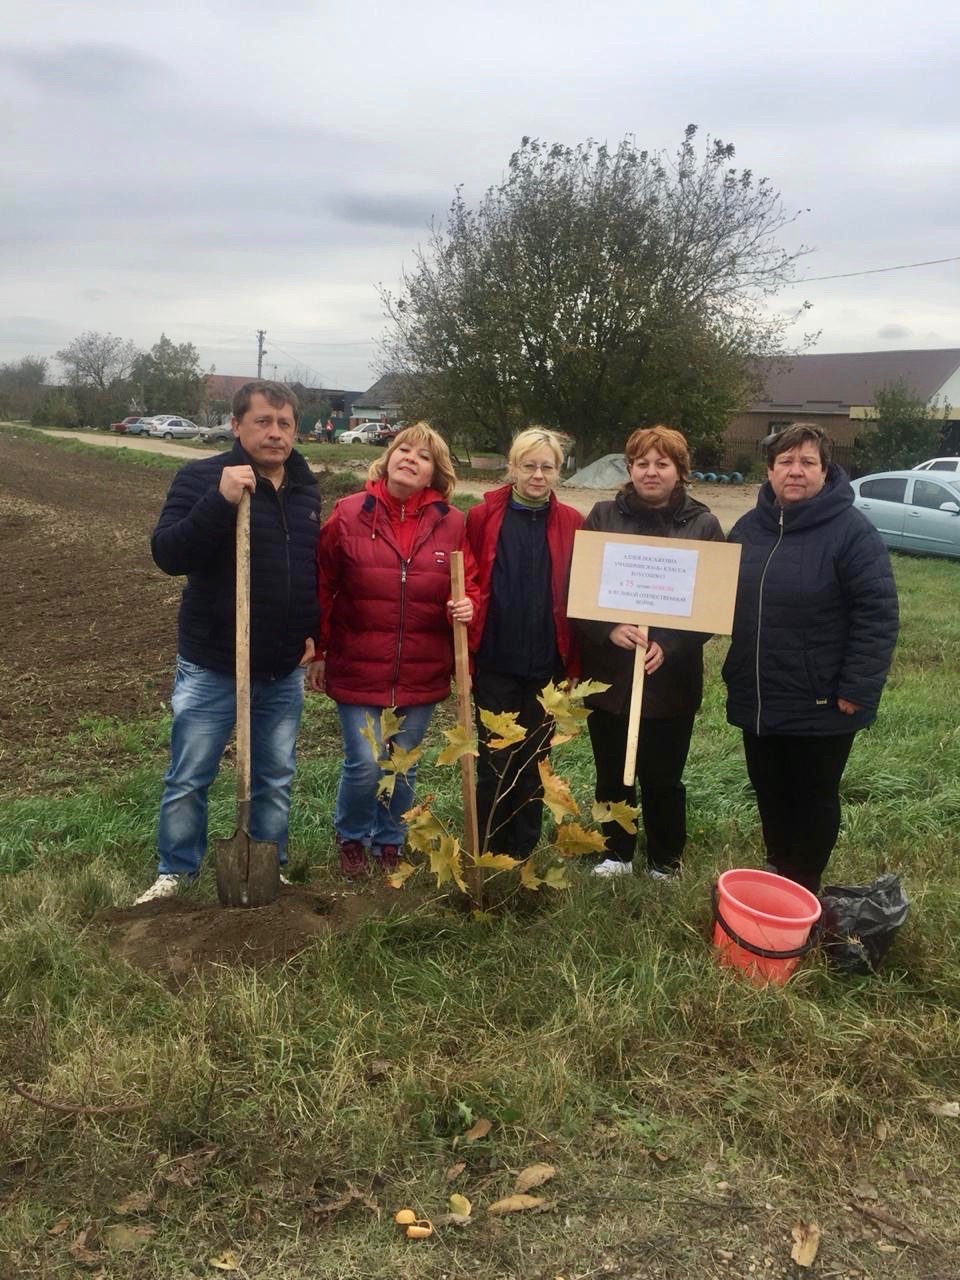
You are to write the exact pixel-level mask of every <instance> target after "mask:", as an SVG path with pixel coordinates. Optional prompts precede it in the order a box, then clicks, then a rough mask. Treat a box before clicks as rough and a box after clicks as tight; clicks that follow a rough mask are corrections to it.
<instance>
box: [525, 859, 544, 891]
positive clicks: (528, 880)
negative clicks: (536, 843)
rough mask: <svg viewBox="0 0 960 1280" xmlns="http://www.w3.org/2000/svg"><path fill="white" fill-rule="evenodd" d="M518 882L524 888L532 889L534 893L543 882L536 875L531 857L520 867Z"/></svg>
mask: <svg viewBox="0 0 960 1280" xmlns="http://www.w3.org/2000/svg"><path fill="white" fill-rule="evenodd" d="M520 883H521V884H522V885H523V887H524V888H525V889H532V890H533V892H534V893H536V892H537V890H538V889H539V888H540V886H541V885H542V884H543V881H542V880H541V879H540V877H539V876H538V875H537V872H536V869H535V868H534V865H533V859H532V858H528V859H527V860H526V862H525V863H524V864H523V866H522V867H521V868H520Z"/></svg>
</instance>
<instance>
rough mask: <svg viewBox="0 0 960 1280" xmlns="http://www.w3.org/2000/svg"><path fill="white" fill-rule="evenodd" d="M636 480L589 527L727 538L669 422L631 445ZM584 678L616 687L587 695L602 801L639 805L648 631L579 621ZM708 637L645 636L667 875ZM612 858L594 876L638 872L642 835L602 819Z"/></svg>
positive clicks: (660, 843) (678, 847) (647, 702)
mask: <svg viewBox="0 0 960 1280" xmlns="http://www.w3.org/2000/svg"><path fill="white" fill-rule="evenodd" d="M624 452H625V454H626V461H627V470H628V473H629V477H630V479H629V482H628V483H627V484H626V485H624V487H623V488H622V489H621V490H620V492H619V493H618V494H617V496H616V497H615V498H614V499H613V501H612V502H598V503H597V505H596V506H595V507H594V508H593V510H592V511H591V512H590V514H589V515H588V516H587V518H586V520H585V521H584V525H583V527H584V529H585V530H587V529H592V530H595V531H599V532H602V533H628V534H645V535H647V536H648V537H656V538H687V539H698V540H701V541H704V542H723V540H724V539H723V531H722V530H721V528H720V524H719V522H718V520H717V518H716V516H714V515H712V514H711V512H710V510H709V509H708V508H707V507H705V506H704V505H703V503H702V502H697V501H696V500H695V499H693V498H691V497H690V496H689V494H688V493H687V490H686V481H687V477H688V476H689V474H690V454H689V451H688V449H687V442H686V440H685V439H684V437H683V436H682V435H681V433H680V432H679V431H675V430H673V429H672V428H671V427H663V426H656V427H643V428H641V429H640V430H638V431H634V433H633V435H632V436H631V437H630V439H629V440H628V441H627V444H626V448H625V451H624ZM576 626H577V628H578V630H579V632H580V635H581V638H582V668H583V678H584V679H585V680H602V681H605V682H606V683H608V684H609V685H610V688H609V689H608V690H607V691H606V692H605V693H599V694H595V695H594V696H592V697H590V698H588V699H587V702H586V705H587V706H588V707H590V709H591V715H590V719H589V721H588V727H589V729H590V741H591V744H592V746H593V758H594V762H595V765H596V772H597V782H596V798H597V800H598V801H600V802H608V803H613V802H616V801H621V802H625V803H627V804H634V803H635V802H636V789H635V787H633V786H627V785H625V784H624V781H623V766H624V759H625V757H626V750H627V720H628V716H629V711H630V689H631V686H632V684H633V667H634V651H635V650H636V648H637V647H638V645H642V644H643V643H644V640H643V631H644V629H643V628H642V627H637V626H634V624H633V623H630V622H621V623H617V624H616V625H613V624H611V623H609V622H588V621H578V622H577V623H576ZM707 639H709V637H708V636H707V635H705V634H704V633H702V632H699V631H676V630H672V629H668V628H665V627H651V628H650V629H649V636H648V639H647V642H646V650H647V653H646V660H645V662H644V673H645V674H644V685H643V705H642V714H641V718H640V738H639V747H638V750H637V775H636V776H637V782H638V783H639V785H640V806H641V809H642V814H643V830H644V834H645V836H646V846H647V848H646V855H647V870H648V873H649V874H650V875H652V876H654V877H655V878H656V879H666V878H667V877H669V876H671V875H673V874H675V873H676V872H677V871H678V870H679V867H680V858H681V856H682V854H683V849H684V845H685V844H686V839H687V816H686V789H685V788H684V785H683V770H684V766H685V765H686V762H687V752H688V751H689V749H690V736H691V734H692V732H693V721H694V718H695V716H696V714H697V710H698V709H699V706H700V701H701V698H702V696H703V646H704V643H705V642H706V640H707ZM603 833H604V839H605V842H606V857H605V859H604V860H603V861H602V862H600V863H599V864H598V865H597V866H596V867H594V874H595V875H600V876H615V875H624V874H627V875H628V874H630V873H632V871H633V851H634V846H635V844H636V836H635V835H632V834H630V833H629V832H627V831H626V830H624V828H623V827H622V826H621V825H620V824H619V823H617V822H608V823H604V825H603Z"/></svg>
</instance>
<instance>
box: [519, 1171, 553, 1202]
mask: <svg viewBox="0 0 960 1280" xmlns="http://www.w3.org/2000/svg"><path fill="white" fill-rule="evenodd" d="M556 1172H557V1171H556V1169H555V1168H554V1167H553V1165H552V1164H528V1165H527V1167H526V1169H522V1170H521V1171H520V1173H519V1174H517V1180H516V1182H515V1183H514V1184H513V1189H514V1191H518V1192H519V1193H520V1194H521V1195H522V1194H523V1193H524V1192H525V1191H532V1190H533V1188H534V1187H542V1186H543V1184H544V1183H545V1182H549V1181H550V1179H551V1178H552V1177H553V1176H554V1174H555V1173H556Z"/></svg>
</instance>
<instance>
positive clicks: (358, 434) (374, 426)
mask: <svg viewBox="0 0 960 1280" xmlns="http://www.w3.org/2000/svg"><path fill="white" fill-rule="evenodd" d="M383 430H384V424H383V423H382V422H364V423H362V424H361V425H360V426H359V427H351V428H350V430H349V431H343V432H341V433H340V435H338V436H337V443H338V444H376V443H377V436H379V434H380V432H381V431H383Z"/></svg>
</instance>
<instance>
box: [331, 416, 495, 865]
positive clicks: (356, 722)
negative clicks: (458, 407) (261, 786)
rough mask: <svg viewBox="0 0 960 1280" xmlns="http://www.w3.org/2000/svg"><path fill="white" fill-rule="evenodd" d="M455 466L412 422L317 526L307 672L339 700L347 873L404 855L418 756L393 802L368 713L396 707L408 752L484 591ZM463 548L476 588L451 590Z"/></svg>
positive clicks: (396, 741) (422, 426) (446, 688)
mask: <svg viewBox="0 0 960 1280" xmlns="http://www.w3.org/2000/svg"><path fill="white" fill-rule="evenodd" d="M455 479H456V478H455V476H454V472H453V464H452V462H451V460H450V451H449V449H448V448H447V445H446V442H445V441H444V439H443V437H442V436H440V435H438V433H437V432H436V431H434V430H433V429H432V428H431V427H429V426H428V425H427V424H426V423H425V422H420V423H417V424H416V425H415V426H411V427H407V428H405V429H404V430H403V431H401V432H400V434H399V435H398V436H397V437H396V439H395V440H394V441H393V442H392V443H391V444H390V446H389V448H388V449H387V450H386V452H385V453H384V454H383V456H382V457H381V458H378V459H377V460H376V461H375V462H374V463H372V464H371V467H370V471H369V475H368V479H367V483H366V486H365V488H364V489H363V491H362V492H361V493H355V494H352V495H351V496H350V497H348V498H341V499H340V501H339V502H338V503H337V504H336V505H335V506H334V508H333V512H332V513H331V515H330V518H329V519H328V520H327V522H326V523H325V524H324V526H323V528H322V529H321V531H320V541H319V544H318V547H317V587H318V593H319V596H320V607H321V610H322V617H321V648H320V652H319V655H318V659H317V661H315V662H314V663H312V664H311V666H310V668H309V671H308V676H307V682H308V684H309V686H310V688H311V689H314V690H316V691H318V692H321V693H327V694H328V695H329V697H331V698H332V699H333V700H334V702H335V703H336V704H337V712H338V715H339V717H340V726H341V730H342V733H343V748H344V762H343V770H342V772H341V774H340V784H339V787H338V789H337V800H336V807H335V810H334V828H335V832H336V841H337V849H338V852H339V858H340V869H341V871H342V872H343V874H344V875H345V876H346V877H347V878H348V879H351V880H352V879H358V878H361V877H363V876H366V875H367V874H368V872H369V870H370V865H371V864H370V862H369V861H368V858H372V859H373V861H374V865H378V866H380V867H382V869H383V870H385V871H390V870H392V869H393V868H395V867H396V865H397V860H398V858H399V855H400V850H401V848H402V846H403V841H404V836H405V834H406V828H405V826H404V823H403V820H402V817H401V814H403V813H404V812H405V811H406V810H407V809H409V808H410V807H411V806H412V804H413V791H414V785H415V782H416V772H417V771H416V766H415V765H414V766H413V767H411V768H410V769H409V770H408V771H407V772H406V773H405V774H398V775H397V779H396V783H395V785H394V789H393V794H392V796H391V797H390V798H389V800H388V801H382V800H381V799H379V797H378V795H377V786H378V783H379V781H380V769H379V766H378V765H377V762H376V760H374V758H373V754H372V752H371V749H370V745H369V743H368V742H367V740H366V738H365V737H364V736H363V731H364V730H365V729H366V727H367V723H368V717H369V718H370V719H372V720H373V723H374V725H375V726H376V732H377V736H378V740H379V731H380V714H381V712H382V711H384V710H385V709H386V708H388V707H392V708H396V710H397V714H398V715H399V716H401V717H402V719H403V725H402V728H401V729H399V730H398V732H397V733H395V734H394V735H393V736H392V737H391V738H390V740H389V741H388V742H387V743H386V744H383V743H381V744H380V749H381V752H382V751H383V750H384V749H387V750H390V749H392V748H394V747H396V748H400V749H402V750H404V751H410V750H412V749H413V748H414V747H416V746H418V745H419V744H420V742H421V740H422V738H423V736H424V734H425V733H426V730H427V726H428V725H429V723H430V718H431V716H432V715H433V709H434V707H435V706H436V704H437V703H438V702H442V701H443V699H444V698H446V697H447V696H448V695H449V693H450V677H451V675H452V673H453V633H452V622H453V621H457V622H464V623H469V622H470V620H471V619H472V617H473V609H474V599H475V597H476V585H475V579H476V572H475V568H474V564H473V557H472V556H471V555H470V553H469V551H468V549H467V547H466V539H465V530H464V518H463V514H462V513H461V512H460V511H458V510H457V509H456V508H455V507H451V506H450V505H449V501H448V499H449V498H450V496H451V494H452V492H453V488H454V483H455ZM460 550H462V551H464V552H465V557H464V565H465V570H466V581H467V594H466V596H465V597H464V598H463V599H462V600H452V599H451V598H450V553H451V552H452V551H460Z"/></svg>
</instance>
